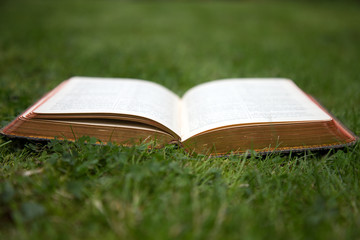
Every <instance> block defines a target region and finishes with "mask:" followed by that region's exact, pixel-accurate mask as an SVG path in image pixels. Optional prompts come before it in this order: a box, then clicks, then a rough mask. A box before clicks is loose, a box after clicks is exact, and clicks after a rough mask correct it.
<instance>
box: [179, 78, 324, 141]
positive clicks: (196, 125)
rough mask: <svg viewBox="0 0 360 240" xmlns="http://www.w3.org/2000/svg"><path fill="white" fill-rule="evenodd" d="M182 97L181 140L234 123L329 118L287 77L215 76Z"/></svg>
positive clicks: (320, 119)
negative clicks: (238, 77)
mask: <svg viewBox="0 0 360 240" xmlns="http://www.w3.org/2000/svg"><path fill="white" fill-rule="evenodd" d="M182 100H183V106H182V112H183V114H182V122H183V125H182V133H181V134H182V135H181V136H182V140H183V141H184V140H186V139H188V138H189V137H191V136H193V135H196V134H198V133H201V132H203V131H207V130H210V129H214V128H218V127H222V126H227V125H234V124H247V123H264V122H289V121H323V120H331V118H330V116H329V115H328V114H326V113H325V112H324V111H323V110H321V109H320V108H319V107H318V106H317V105H316V104H315V103H313V102H312V101H311V100H310V99H309V98H308V97H307V96H306V95H305V94H304V93H303V92H302V91H301V90H300V89H299V88H298V87H297V86H296V85H295V84H294V83H293V82H292V81H291V80H288V79H226V80H218V81H213V82H208V83H205V84H201V85H199V86H196V87H194V88H192V89H190V90H189V91H188V92H186V93H185V95H184V97H183V99H182Z"/></svg>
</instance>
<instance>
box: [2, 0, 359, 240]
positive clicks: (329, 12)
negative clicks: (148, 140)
mask: <svg viewBox="0 0 360 240" xmlns="http://www.w3.org/2000/svg"><path fill="white" fill-rule="evenodd" d="M359 13H360V5H358V4H356V3H352V2H346V3H341V2H331V3H328V2H326V3H325V2H324V3H317V4H311V3H310V2H292V3H286V2H272V3H268V2H257V1H249V2H236V1H229V2H220V1H219V2H171V3H166V2H161V1H156V2H146V1H140V2H130V1H87V2H83V1H61V3H56V4H55V3H51V2H50V1H31V2H30V1H2V2H0V86H1V87H0V121H1V126H4V125H6V124H7V123H9V122H10V121H11V120H12V119H13V118H15V117H16V116H17V115H18V114H20V113H21V112H22V111H24V110H25V109H26V107H28V106H30V105H31V104H32V103H33V102H34V101H35V100H36V99H38V98H40V97H41V96H42V95H43V94H45V93H46V92H47V91H49V90H50V89H52V88H53V87H55V86H56V85H57V84H59V83H60V82H61V81H63V80H64V79H66V78H69V77H70V76H74V75H80V76H101V77H132V78H141V79H147V80H151V81H155V82H158V83H161V84H162V85H164V86H166V87H168V88H169V89H171V90H173V91H174V92H176V93H177V94H179V95H181V94H183V93H184V92H185V91H186V90H187V89H189V88H190V87H192V86H195V85H197V84H199V83H202V82H206V81H209V80H214V79H220V78H229V77H287V78H291V79H293V80H294V81H295V82H296V83H297V84H298V85H299V86H300V87H301V88H302V89H304V90H305V91H306V92H308V93H310V94H312V95H314V96H315V97H316V98H317V99H318V100H319V101H320V102H321V103H322V104H323V105H324V106H325V107H326V108H328V109H329V110H330V112H332V113H333V114H334V115H335V116H336V117H337V118H339V119H340V120H341V121H342V122H343V123H344V124H345V125H347V126H348V127H349V128H350V129H351V130H352V131H353V132H354V133H355V134H357V135H360V108H359V103H360V94H359V91H360V74H359V61H360V55H359V53H360V45H359V42H360V31H359V29H360V14H359ZM86 141H90V142H91V141H95V140H94V139H89V138H86V137H85V138H82V139H79V140H78V141H77V142H75V143H68V142H60V141H56V140H54V141H52V142H50V143H48V144H39V143H35V142H29V141H25V142H24V141H16V140H11V141H10V140H9V139H7V138H5V137H0V161H1V164H0V176H1V178H0V223H1V224H0V238H2V239H47V238H51V239H80V238H90V239H95V238H104V239H115V238H124V239H125V238H126V239H143V238H149V239H170V238H171V239H172V238H179V239H184V238H185V239H191V238H195V239H239V238H245V239H267V238H269V237H271V238H278V239H289V238H292V239H357V238H359V236H360V230H359V229H360V228H359V227H360V213H359V206H360V190H359V189H360V188H359V184H360V181H359V177H360V151H359V150H360V149H359V148H360V145H359V144H356V145H355V146H354V147H352V148H350V149H343V150H339V151H331V152H329V153H325V154H323V153H306V154H300V155H298V154H296V155H295V154H292V155H279V154H270V155H268V156H265V157H260V156H257V155H256V153H254V154H253V155H252V156H251V157H249V158H246V157H243V156H228V157H223V158H210V159H209V158H207V157H206V156H189V155H188V154H187V153H186V152H184V151H183V150H182V149H178V148H176V147H175V146H172V145H169V146H167V147H166V148H164V149H158V150H151V151H148V150H147V146H146V145H140V146H134V147H132V148H126V147H121V146H115V145H112V144H104V145H102V146H95V145H91V144H85V142H86Z"/></svg>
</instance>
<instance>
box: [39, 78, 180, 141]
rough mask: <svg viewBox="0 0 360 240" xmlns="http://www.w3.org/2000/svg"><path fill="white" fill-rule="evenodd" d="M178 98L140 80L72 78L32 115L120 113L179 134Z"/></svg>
mask: <svg viewBox="0 0 360 240" xmlns="http://www.w3.org/2000/svg"><path fill="white" fill-rule="evenodd" d="M179 104H180V98H179V97H178V96H177V95H176V94H174V93H173V92H171V91H170V90H168V89H167V88H165V87H163V86H161V85H159V84H156V83H153V82H149V81H144V80H138V79H124V78H119V79H115V78H92V77H73V78H71V79H70V80H68V81H67V83H66V84H65V85H64V86H63V87H62V88H61V89H60V90H59V91H58V92H56V93H55V94H54V95H53V96H51V98H49V99H48V100H47V101H46V102H44V103H42V104H41V105H40V106H38V107H37V108H36V109H34V113H36V114H40V115H41V114H54V115H56V114H88V113H93V114H102V113H103V114H122V115H131V116H139V117H143V118H147V119H150V120H153V121H156V122H158V123H160V124H162V125H164V126H165V127H167V128H169V129H170V130H172V131H173V132H175V133H176V134H178V135H179V134H180V106H179Z"/></svg>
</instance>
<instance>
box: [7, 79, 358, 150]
mask: <svg viewBox="0 0 360 240" xmlns="http://www.w3.org/2000/svg"><path fill="white" fill-rule="evenodd" d="M2 133H3V134H5V135H7V136H10V137H11V136H15V137H26V138H35V139H53V138H55V137H57V138H59V139H67V140H75V139H76V138H79V137H81V136H84V135H86V136H92V137H96V138H97V139H99V140H101V141H102V142H108V141H112V142H116V143H119V144H125V145H132V144H138V143H140V142H142V141H150V140H155V142H156V143H157V144H158V146H163V145H165V144H168V143H174V142H177V143H179V144H180V145H182V146H184V148H185V149H187V150H188V151H190V152H196V153H202V154H227V153H230V152H234V153H242V152H245V151H246V150H248V149H252V150H255V151H261V152H268V151H289V150H290V151H292V150H303V149H318V148H333V147H341V146H345V145H349V144H352V143H354V142H355V141H356V139H357V138H356V136H354V135H353V134H352V133H351V132H350V131H348V130H347V129H345V128H344V127H343V126H342V125H341V124H340V123H339V122H338V121H336V120H335V119H334V118H333V117H332V116H331V115H330V114H329V113H327V112H326V111H325V110H324V109H323V108H322V107H321V106H320V105H318V104H317V103H316V102H315V101H314V100H313V99H312V98H311V97H309V96H308V95H307V94H305V93H304V92H303V91H302V90H301V89H299V88H298V87H297V86H296V85H295V84H294V83H293V82H292V81H291V80H288V79H224V80H217V81H212V82H208V83H204V84H201V85H198V86H195V87H194V88H191V89H190V90H188V91H187V92H186V93H185V94H184V96H183V97H182V98H180V97H178V96H177V95H176V94H174V93H173V92H171V91H170V90H168V89H167V88H165V87H163V86H161V85H158V84H156V83H153V82H149V81H144V80H136V79H115V78H113V79H111V78H90V77H73V78H71V79H69V80H67V81H64V82H63V83H61V84H60V85H59V86H58V87H56V88H55V89H54V90H52V91H51V92H50V93H48V94H47V95H45V96H44V97H43V98H42V99H40V100H39V101H38V102H37V103H35V104H34V105H33V106H31V107H30V108H29V109H28V110H27V111H25V112H24V113H23V114H22V115H21V116H19V117H18V118H17V119H15V120H14V121H13V122H11V123H10V124H9V125H8V126H6V127H5V128H3V129H2Z"/></svg>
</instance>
